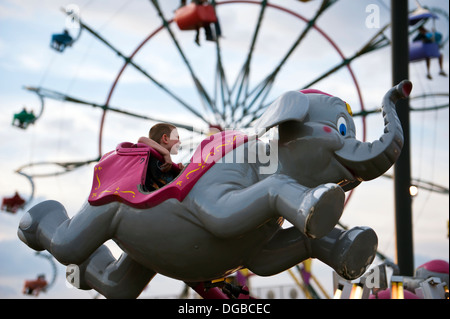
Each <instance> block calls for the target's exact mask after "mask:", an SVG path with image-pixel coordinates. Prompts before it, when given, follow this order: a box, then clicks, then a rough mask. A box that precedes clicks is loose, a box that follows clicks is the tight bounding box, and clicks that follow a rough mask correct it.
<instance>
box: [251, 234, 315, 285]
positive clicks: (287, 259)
mask: <svg viewBox="0 0 450 319" xmlns="http://www.w3.org/2000/svg"><path fill="white" fill-rule="evenodd" d="M310 241H311V240H310V239H309V238H307V237H306V235H305V234H303V233H302V232H301V231H300V230H298V229H297V228H296V227H291V228H288V229H281V230H279V231H278V232H277V233H276V234H275V235H274V236H273V237H272V239H271V240H270V241H269V242H268V243H267V244H266V245H265V246H264V247H263V248H262V249H261V250H260V251H259V252H258V253H257V254H256V255H254V256H252V258H251V259H250V260H249V262H248V263H247V265H246V267H247V268H248V269H249V270H251V271H252V272H253V273H255V274H256V275H258V276H272V275H276V274H278V273H280V272H282V271H285V270H286V269H289V268H291V267H293V266H295V265H297V264H298V263H300V262H302V261H304V260H306V259H308V258H310V257H311V256H312V255H311V247H310Z"/></svg>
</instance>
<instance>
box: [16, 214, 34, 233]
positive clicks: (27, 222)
mask: <svg viewBox="0 0 450 319" xmlns="http://www.w3.org/2000/svg"><path fill="white" fill-rule="evenodd" d="M32 223H33V218H32V217H31V215H30V214H29V213H25V215H23V217H22V219H21V220H20V223H19V228H20V229H22V230H26V229H28V228H29V227H30V226H31V224H32Z"/></svg>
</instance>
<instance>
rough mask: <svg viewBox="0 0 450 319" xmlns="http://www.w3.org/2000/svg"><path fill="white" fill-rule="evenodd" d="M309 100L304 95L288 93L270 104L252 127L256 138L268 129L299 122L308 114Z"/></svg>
mask: <svg viewBox="0 0 450 319" xmlns="http://www.w3.org/2000/svg"><path fill="white" fill-rule="evenodd" d="M308 109H309V100H308V98H307V97H306V95H305V94H303V93H301V92H297V91H289V92H286V93H284V94H283V95H281V96H280V97H279V98H278V99H276V100H275V101H274V102H273V103H272V104H270V105H269V106H268V107H267V109H266V111H265V112H264V113H263V115H262V116H261V117H260V118H259V119H258V120H257V121H256V122H255V124H254V125H253V126H254V127H255V128H257V130H258V136H260V135H261V134H263V133H264V132H266V131H267V130H269V129H270V128H272V127H274V126H276V125H279V124H281V123H284V122H286V121H298V122H301V121H303V119H304V118H305V117H306V114H308Z"/></svg>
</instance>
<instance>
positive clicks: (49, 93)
mask: <svg viewBox="0 0 450 319" xmlns="http://www.w3.org/2000/svg"><path fill="white" fill-rule="evenodd" d="M25 89H27V90H29V91H32V92H36V93H37V94H38V95H39V96H40V97H41V98H42V99H43V98H44V97H46V98H50V99H53V100H58V101H64V102H72V103H77V104H82V105H89V106H92V107H94V108H100V109H103V110H105V111H111V112H115V113H120V114H123V115H128V116H131V117H135V118H140V119H143V120H150V121H155V122H166V123H169V124H172V125H175V126H177V127H180V128H184V129H186V130H189V131H195V132H201V130H199V129H196V128H195V127H193V126H192V125H187V124H184V123H177V122H173V121H167V120H162V119H158V118H155V117H150V116H147V115H143V114H137V113H133V112H130V111H125V109H123V108H122V109H120V108H117V107H112V106H109V105H104V104H98V103H94V102H90V101H85V100H82V99H80V98H77V97H73V96H69V95H67V94H63V93H60V92H57V91H53V90H49V89H45V88H41V87H39V88H35V87H25Z"/></svg>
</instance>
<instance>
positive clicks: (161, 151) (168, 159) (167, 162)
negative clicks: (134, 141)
mask: <svg viewBox="0 0 450 319" xmlns="http://www.w3.org/2000/svg"><path fill="white" fill-rule="evenodd" d="M138 143H143V144H146V145H148V146H150V147H151V148H153V149H154V150H156V151H157V152H158V153H159V154H161V155H162V157H163V158H164V161H165V163H164V164H163V165H162V166H161V170H162V171H163V172H164V171H167V170H169V169H170V168H171V167H172V158H171V157H170V153H169V151H168V150H166V149H165V148H164V147H162V146H161V145H160V144H158V143H157V142H155V141H154V140H152V139H150V138H148V137H145V136H141V137H140V138H139V139H138Z"/></svg>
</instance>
